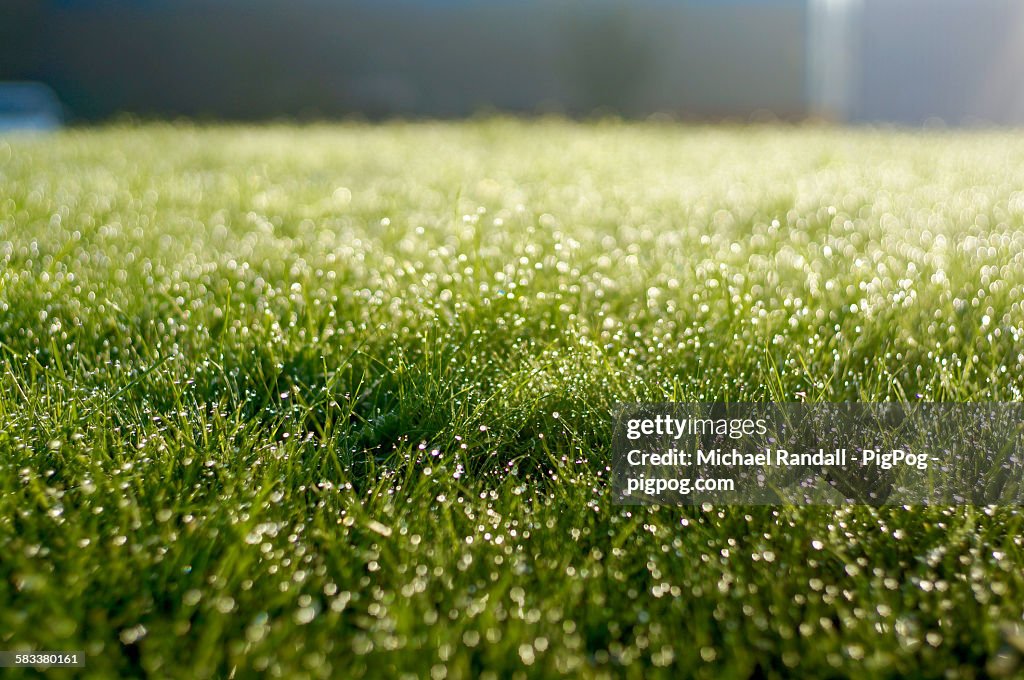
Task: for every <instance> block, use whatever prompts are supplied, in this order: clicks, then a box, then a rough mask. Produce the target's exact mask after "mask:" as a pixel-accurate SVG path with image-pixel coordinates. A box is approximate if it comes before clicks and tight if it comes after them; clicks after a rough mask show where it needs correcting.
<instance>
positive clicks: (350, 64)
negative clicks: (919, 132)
mask: <svg viewBox="0 0 1024 680" xmlns="http://www.w3.org/2000/svg"><path fill="white" fill-rule="evenodd" d="M0 81H8V83H7V84H6V85H5V86H3V87H0V126H2V125H4V121H5V120H6V121H7V124H8V125H12V124H17V121H19V120H20V121H22V124H24V125H26V126H31V127H47V126H49V125H54V124H57V122H59V120H67V121H73V122H88V121H97V120H103V119H106V118H109V117H112V116H117V115H119V114H132V115H137V116H140V117H145V118H168V117H181V116H187V117H195V118H198V119H211V120H212V119H226V120H265V119H277V118H285V119H324V118H335V117H344V116H362V117H367V118H381V117H394V116H401V117H461V116H467V115H473V114H476V113H481V112H493V111H503V112H512V113H531V114H532V113H545V112H554V113H562V114H566V115H572V116H589V115H595V114H597V115H602V114H617V115H622V116H625V117H646V116H650V115H655V114H666V115H670V116H673V117H676V118H681V119H695V120H723V119H725V120H744V121H746V120H763V119H773V118H779V119H785V120H804V119H827V120H834V121H839V122H893V123H900V124H908V125H919V124H922V123H926V122H930V121H934V122H939V121H941V122H943V123H945V124H950V125H992V124H995V125H1016V124H1020V123H1022V122H1024V2H1021V1H1020V0H631V1H629V2H627V1H624V0H623V1H620V0H591V1H576V2H570V1H568V0H418V1H417V0H289V1H288V2H285V1H284V0H0ZM11 82H15V83H17V84H13V85H12V84H11ZM58 101H59V104H57V103H56V102H58ZM48 112H49V113H48ZM33 116H34V117H33ZM30 120H31V124H28V123H26V122H25V121H30Z"/></svg>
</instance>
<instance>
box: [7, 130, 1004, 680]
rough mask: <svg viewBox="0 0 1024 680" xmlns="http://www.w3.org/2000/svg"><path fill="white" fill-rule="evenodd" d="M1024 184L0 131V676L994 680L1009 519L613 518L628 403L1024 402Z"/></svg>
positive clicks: (646, 512)
mask: <svg viewBox="0 0 1024 680" xmlns="http://www.w3.org/2000/svg"><path fill="white" fill-rule="evenodd" d="M1021 157H1024V140H1022V139H1021V138H1020V137H1019V135H1013V134H1009V133H999V132H972V133H948V132H928V133H908V132H892V131H890V132H883V131H872V130H853V131H843V130H832V129H816V128H808V129H800V128H785V127H765V128H759V127H754V128H736V129H731V128H687V127H676V126H669V125H660V124H633V125H626V124H588V125H582V124H571V123H566V122H558V121H545V122H533V123H520V122H514V121H507V120H491V121H479V122H471V123H463V124H433V123H422V124H389V125H383V126H369V125H357V124H349V125H343V126H314V127H288V126H272V127H255V128H243V127H211V128H193V127H184V126H165V125H147V126H141V127H107V128H100V129H94V130H71V131H67V132H62V133H59V134H56V135H53V136H45V137H8V138H6V139H5V140H0V422H2V427H0V555H2V557H0V577H2V578H0V648H4V649H12V650H13V649H82V650H84V651H85V652H86V654H87V657H88V661H87V663H88V665H87V667H86V668H85V669H83V670H82V671H81V672H82V673H84V675H86V676H89V677H97V678H105V677H112V676H114V675H120V676H146V675H148V676H151V677H180V678H203V677H225V676H233V677H238V678H246V677H255V676H262V675H270V676H278V677H289V678H301V677H311V678H316V677H395V676H398V677H401V676H403V675H408V676H410V677H412V676H417V677H424V676H428V677H432V678H435V679H439V678H444V677H448V678H463V677H467V678H468V677H477V676H481V677H484V676H485V675H486V674H487V673H488V672H489V673H490V676H491V677H524V678H525V677H538V676H540V677H543V676H552V675H557V674H563V673H571V674H578V675H583V676H594V677H599V676H609V677H621V676H624V677H636V678H640V677H649V676H651V675H652V674H655V675H656V674H661V675H664V676H665V677H678V676H694V677H705V678H746V677H786V676H792V675H797V674H798V675H800V676H802V677H822V676H830V677H834V676H836V675H852V676H872V677H965V678H970V677H983V676H985V675H986V674H989V675H996V676H998V675H1006V676H1013V675H1019V674H1020V673H1022V672H1024V666H1022V665H1021V664H1020V657H1021V654H1022V648H1024V645H1022V642H1021V641H1022V640H1024V635H1022V633H1021V625H1022V624H1024V619H1022V613H1024V548H1022V536H1024V521H1022V514H1021V512H1020V510H1019V509H1018V508H992V507H969V506H968V507H950V508H943V507H888V508H869V507H847V508H841V509H831V508H819V507H711V506H703V507H696V508H676V507H660V508H621V507H616V506H612V505H610V503H609V496H608V493H607V491H606V484H607V475H608V469H609V467H608V466H609V460H608V452H609V448H610V432H611V417H610V413H611V409H612V407H613V405H614V404H615V403H616V402H618V401H627V402H628V401H637V400H644V401H669V400H676V401H715V400H719V401H762V400H777V401H799V400H806V401H878V400H899V401H913V400H933V401H988V400H1001V401H1020V400H1021V389H1022V387H1024V383H1022V380H1021V375H1022V371H1024V353H1022V349H1021V348H1022V345H1024V309H1022V304H1024V303H1022V299H1024V193H1022V189H1021V187H1024V166H1022V165H1021V164H1020V163H1019V159H1020V158H1021ZM70 674H71V671H53V672H52V675H53V676H55V677H62V676H67V675H70Z"/></svg>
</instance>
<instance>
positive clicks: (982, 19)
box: [847, 0, 1024, 124]
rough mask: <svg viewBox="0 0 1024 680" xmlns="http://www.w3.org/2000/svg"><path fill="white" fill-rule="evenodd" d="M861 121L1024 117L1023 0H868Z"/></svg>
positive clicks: (858, 108) (854, 105)
mask: <svg viewBox="0 0 1024 680" xmlns="http://www.w3.org/2000/svg"><path fill="white" fill-rule="evenodd" d="M861 11H862V13H863V14H862V16H861V17H860V19H859V21H860V23H861V25H862V31H863V34H862V35H863V37H862V41H861V44H860V56H859V61H860V80H859V83H858V85H857V87H858V90H857V92H856V95H855V96H854V97H853V101H852V102H851V105H850V107H849V110H848V111H847V114H848V115H847V117H848V118H851V119H854V120H868V121H878V120H884V121H894V122H900V123H913V124H916V123H921V122H924V121H926V120H927V119H929V118H941V119H942V120H944V121H945V122H947V123H950V124H963V123H968V124H970V123H997V124H1021V123H1024V2H1021V0H863V7H862V8H861Z"/></svg>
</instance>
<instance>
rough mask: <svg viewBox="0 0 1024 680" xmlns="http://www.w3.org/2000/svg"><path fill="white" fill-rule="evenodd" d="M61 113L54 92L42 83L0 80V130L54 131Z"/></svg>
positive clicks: (61, 120) (58, 124)
mask: <svg viewBox="0 0 1024 680" xmlns="http://www.w3.org/2000/svg"><path fill="white" fill-rule="evenodd" d="M63 121H64V114H63V110H62V108H61V104H60V100H59V99H58V98H57V94H56V93H55V92H54V91H53V90H52V89H50V88H49V87H47V86H46V85H44V84H42V83H33V82H0V133H3V132H10V131H14V130H56V129H57V128H59V127H61V125H62V124H63Z"/></svg>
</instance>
